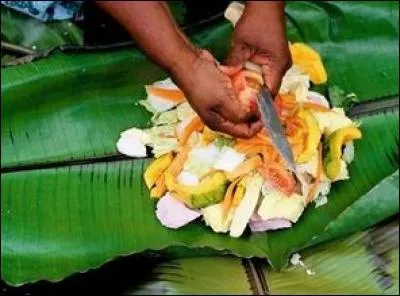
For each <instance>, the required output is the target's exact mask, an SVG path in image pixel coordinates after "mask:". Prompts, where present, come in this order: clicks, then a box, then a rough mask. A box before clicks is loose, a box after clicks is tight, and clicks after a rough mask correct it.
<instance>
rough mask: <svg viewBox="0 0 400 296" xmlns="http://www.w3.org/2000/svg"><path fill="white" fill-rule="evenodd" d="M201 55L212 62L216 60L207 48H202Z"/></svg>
mask: <svg viewBox="0 0 400 296" xmlns="http://www.w3.org/2000/svg"><path fill="white" fill-rule="evenodd" d="M201 57H202V58H203V59H205V60H207V61H210V62H214V61H215V58H214V56H213V55H212V54H211V53H210V52H209V51H208V50H205V49H202V50H201Z"/></svg>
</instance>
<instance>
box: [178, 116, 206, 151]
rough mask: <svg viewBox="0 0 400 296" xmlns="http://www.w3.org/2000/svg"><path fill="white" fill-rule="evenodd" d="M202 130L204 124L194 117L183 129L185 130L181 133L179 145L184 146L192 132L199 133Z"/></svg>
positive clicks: (197, 117)
mask: <svg viewBox="0 0 400 296" xmlns="http://www.w3.org/2000/svg"><path fill="white" fill-rule="evenodd" d="M203 128H204V124H203V122H202V121H201V119H200V117H199V116H196V117H194V118H193V119H192V121H190V123H189V124H188V125H187V126H186V127H185V130H184V131H183V134H182V137H181V139H180V143H181V144H182V145H184V144H185V143H186V141H187V140H188V139H189V137H190V135H191V134H192V133H193V132H198V131H201V130H202V129H203Z"/></svg>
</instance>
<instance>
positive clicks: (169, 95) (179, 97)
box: [146, 86, 185, 103]
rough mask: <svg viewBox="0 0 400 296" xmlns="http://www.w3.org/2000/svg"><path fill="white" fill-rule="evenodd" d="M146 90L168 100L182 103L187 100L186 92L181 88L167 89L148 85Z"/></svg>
mask: <svg viewBox="0 0 400 296" xmlns="http://www.w3.org/2000/svg"><path fill="white" fill-rule="evenodd" d="M146 90H147V92H149V93H150V94H152V95H154V96H157V97H161V98H163V99H165V100H168V101H172V102H176V103H181V102H183V101H184V100H185V94H184V93H183V92H182V91H181V90H180V89H166V88H161V87H156V86H147V87H146Z"/></svg>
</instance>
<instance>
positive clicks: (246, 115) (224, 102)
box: [211, 85, 258, 123]
mask: <svg viewBox="0 0 400 296" xmlns="http://www.w3.org/2000/svg"><path fill="white" fill-rule="evenodd" d="M223 93H224V94H225V95H224V96H220V97H221V98H222V99H221V100H220V101H218V102H216V103H215V105H214V106H213V107H212V108H211V109H212V111H215V112H217V113H219V114H221V115H222V116H223V117H224V118H225V119H227V120H228V121H231V122H234V123H244V122H249V121H252V120H253V121H254V118H258V116H257V111H256V110H254V108H248V107H247V106H245V105H244V104H243V103H242V102H241V101H240V100H239V98H238V97H237V96H236V95H235V93H234V91H233V89H232V87H231V86H230V85H227V87H226V89H225V90H224V92H223Z"/></svg>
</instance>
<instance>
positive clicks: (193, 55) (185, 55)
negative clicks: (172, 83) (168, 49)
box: [166, 43, 200, 77]
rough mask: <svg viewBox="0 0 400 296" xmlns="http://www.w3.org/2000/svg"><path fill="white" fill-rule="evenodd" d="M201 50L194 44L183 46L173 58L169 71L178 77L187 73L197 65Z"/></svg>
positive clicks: (168, 67)
mask: <svg viewBox="0 0 400 296" xmlns="http://www.w3.org/2000/svg"><path fill="white" fill-rule="evenodd" d="M199 52H200V50H199V49H197V48H196V47H195V46H194V45H192V44H187V43H185V44H181V45H180V46H179V47H178V49H177V50H176V52H175V54H174V55H172V56H171V59H170V62H169V65H168V66H167V69H166V70H167V71H168V72H169V73H170V74H171V75H172V76H173V77H177V76H178V75H179V73H185V72H187V71H188V69H190V68H192V66H193V65H194V64H195V63H196V61H197V60H198V58H199Z"/></svg>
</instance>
